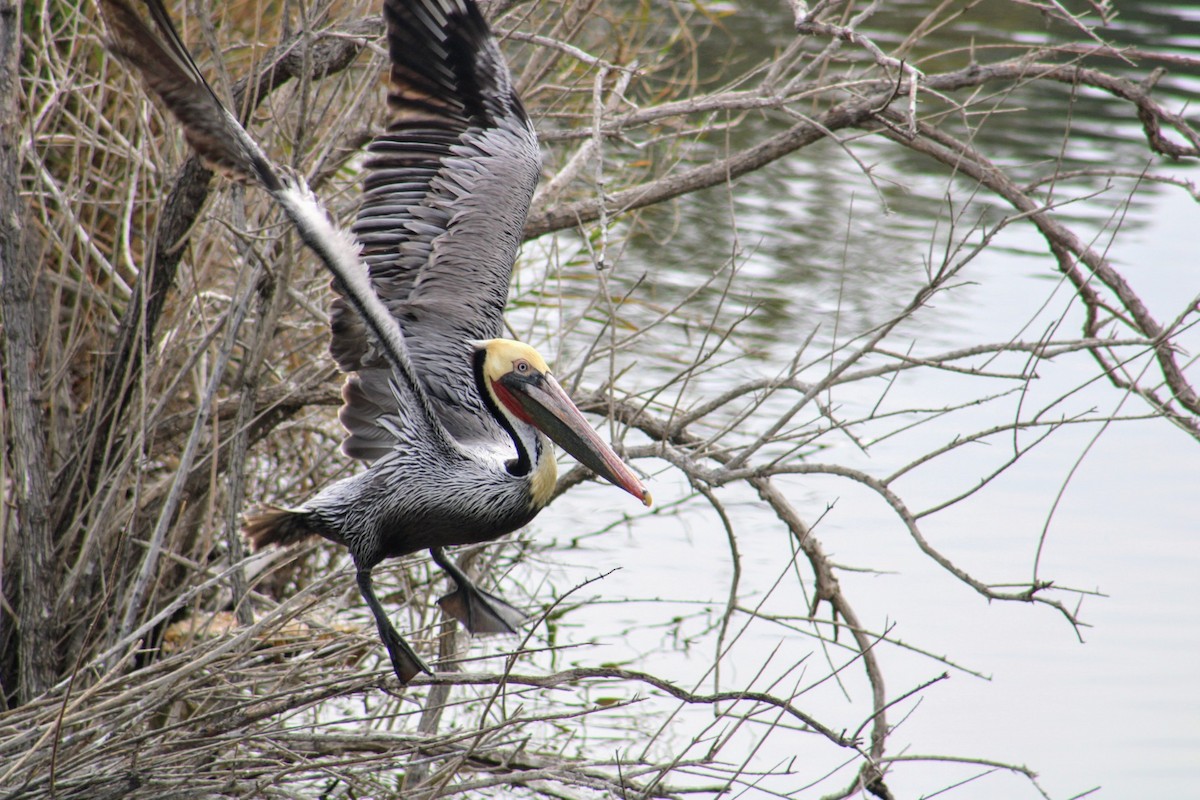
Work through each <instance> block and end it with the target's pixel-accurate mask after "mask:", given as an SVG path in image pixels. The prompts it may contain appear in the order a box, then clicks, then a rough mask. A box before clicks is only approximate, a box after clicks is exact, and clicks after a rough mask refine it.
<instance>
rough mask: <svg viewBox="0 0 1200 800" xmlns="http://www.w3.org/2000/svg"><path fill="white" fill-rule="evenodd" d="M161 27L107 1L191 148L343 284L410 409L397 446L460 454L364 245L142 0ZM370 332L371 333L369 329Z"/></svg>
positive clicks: (157, 1) (131, 53) (120, 42)
mask: <svg viewBox="0 0 1200 800" xmlns="http://www.w3.org/2000/svg"><path fill="white" fill-rule="evenodd" d="M142 4H143V5H144V6H146V8H147V10H148V12H149V14H150V18H151V20H152V21H153V23H154V27H155V28H156V29H157V33H155V31H154V30H152V29H151V28H150V27H149V26H148V25H147V24H146V22H145V21H144V20H143V19H142V18H141V16H139V15H138V14H137V12H135V11H134V9H133V8H132V7H131V6H130V4H129V3H128V2H127V0H101V2H100V7H101V10H102V12H103V14H104V18H105V21H106V23H107V26H108V30H109V33H110V35H111V37H112V38H111V40H110V41H109V47H110V48H111V49H112V50H113V52H115V53H116V54H117V55H119V56H120V57H121V58H122V59H124V60H125V61H126V62H127V63H129V64H130V65H131V66H133V67H134V68H135V69H136V70H137V71H138V72H139V73H140V74H141V76H142V78H143V79H144V80H145V81H146V84H147V85H148V86H149V88H150V89H151V90H152V91H153V92H154V93H155V94H156V95H157V96H158V97H159V99H160V100H162V102H163V104H164V105H166V107H167V108H168V109H169V110H170V111H171V113H172V114H174V115H175V117H176V118H177V119H178V120H179V121H180V123H182V125H183V128H184V133H185V135H186V137H187V140H188V143H189V144H191V145H192V147H193V148H195V150H196V152H197V153H199V154H200V156H201V157H202V158H203V159H204V160H205V161H206V162H207V163H208V164H210V165H212V166H213V167H215V168H217V169H220V170H221V171H222V172H225V173H226V174H228V175H230V176H231V177H234V178H237V179H239V180H245V181H254V182H257V183H259V184H260V185H261V186H262V187H263V188H264V189H266V190H267V191H268V192H269V193H270V194H271V196H272V197H273V198H274V199H275V200H276V202H278V203H279V205H280V206H281V207H282V208H283V210H284V212H285V213H286V214H287V216H288V218H289V219H290V220H291V221H292V223H293V224H294V225H295V226H296V230H297V232H298V233H299V234H300V237H301V238H302V239H303V240H304V243H305V244H307V245H308V246H309V247H310V248H312V250H313V251H314V252H315V253H316V254H317V255H318V256H319V257H320V258H321V260H322V261H323V262H324V263H325V266H326V267H327V268H328V269H329V271H330V273H331V274H332V275H333V276H334V284H335V286H337V287H338V291H339V293H340V295H341V301H342V302H343V303H344V314H346V315H355V316H357V318H358V322H357V324H358V326H359V327H360V329H361V330H362V331H363V335H364V336H368V335H369V337H370V338H371V341H372V343H373V345H372V346H373V347H374V348H375V350H376V351H377V352H378V353H379V356H378V358H379V361H380V363H381V364H386V365H387V367H388V368H387V370H386V374H387V376H388V377H387V381H385V383H384V384H383V388H384V390H385V391H387V392H388V393H389V394H390V395H391V401H390V403H389V407H390V408H392V409H399V408H400V407H402V406H403V407H404V410H405V412H406V413H405V414H403V415H401V414H393V415H392V416H393V419H391V420H388V421H385V422H384V424H386V425H388V427H389V429H390V430H391V433H390V434H389V437H390V438H391V440H392V441H395V439H396V438H397V437H398V436H401V435H402V436H403V437H404V438H405V439H406V440H407V441H409V443H410V444H412V445H413V446H420V445H423V446H425V447H428V448H430V449H433V448H441V449H442V450H443V452H456V451H457V445H456V444H455V442H454V441H453V440H451V439H450V438H449V437H448V436H447V431H446V429H445V427H444V426H443V425H442V424H441V422H440V419H439V416H438V414H437V413H436V412H435V411H434V409H433V407H432V406H431V404H430V402H429V400H428V398H426V397H425V395H424V392H423V391H422V389H421V383H420V381H419V380H418V379H417V377H416V369H415V368H414V365H413V362H412V359H411V358H410V355H409V353H408V349H407V347H406V346H405V341H404V335H403V333H402V331H401V329H400V328H399V326H397V324H396V320H395V318H394V317H393V315H392V314H391V310H390V309H388V308H387V307H386V306H385V305H384V303H383V302H382V301H381V299H380V298H379V297H378V296H376V294H375V292H374V290H373V289H372V287H371V285H370V283H369V280H368V276H367V273H368V270H367V268H366V267H365V265H364V264H363V263H362V261H361V260H360V258H359V247H358V244H357V243H356V242H355V241H353V240H352V239H351V237H350V236H349V234H347V233H346V232H345V231H343V230H341V229H339V228H337V227H335V226H334V225H333V224H332V223H331V222H330V220H329V217H328V215H326V213H325V210H324V209H323V208H322V207H321V204H320V202H319V201H318V200H317V198H316V197H315V196H314V195H313V193H312V192H311V191H310V190H309V188H308V185H307V184H306V183H305V182H304V181H303V179H301V178H299V177H298V176H295V175H292V174H290V173H289V172H288V171H287V170H285V169H284V168H282V167H280V166H279V165H277V164H275V163H274V162H272V161H271V159H270V158H269V157H268V156H267V155H266V154H265V153H264V152H263V150H262V148H260V147H259V146H258V143H257V142H255V141H254V139H253V138H252V137H251V136H250V134H249V133H248V132H247V131H246V130H245V128H243V127H242V124H241V123H240V122H239V121H238V120H237V118H236V117H234V116H233V115H232V114H230V113H229V111H228V110H227V109H226V108H225V106H224V105H223V104H222V103H221V101H220V100H219V99H218V98H217V95H216V94H215V93H214V92H213V91H212V88H211V87H210V86H209V84H208V82H207V81H206V80H205V79H204V76H203V74H201V72H200V70H199V69H197V68H196V65H195V62H193V60H192V57H191V55H190V54H189V53H188V51H187V48H186V47H185V46H184V44H183V42H182V41H181V40H180V38H179V34H178V33H177V32H176V31H175V27H174V25H172V23H171V19H170V17H169V16H168V14H167V11H166V9H165V8H164V7H163V5H162V0H142ZM368 330H369V331H370V334H367V331H368Z"/></svg>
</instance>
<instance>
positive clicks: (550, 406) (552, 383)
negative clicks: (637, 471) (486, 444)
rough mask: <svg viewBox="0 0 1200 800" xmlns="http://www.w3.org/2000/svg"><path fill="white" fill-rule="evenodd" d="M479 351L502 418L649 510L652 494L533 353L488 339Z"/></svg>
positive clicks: (486, 382)
mask: <svg viewBox="0 0 1200 800" xmlns="http://www.w3.org/2000/svg"><path fill="white" fill-rule="evenodd" d="M477 347H478V348H479V350H480V351H481V352H482V353H483V370H482V372H483V382H484V385H485V387H486V388H487V391H488V392H489V393H490V394H491V397H492V400H493V401H494V402H495V404H496V407H497V408H499V409H500V410H501V412H502V413H504V414H505V415H507V416H508V417H509V418H510V420H519V421H520V422H523V423H525V424H527V425H532V426H533V427H534V428H537V429H538V430H539V431H541V432H542V433H544V434H545V435H546V436H548V437H549V438H550V440H551V441H552V442H554V443H555V444H557V445H558V446H559V447H561V448H562V449H563V450H566V451H567V452H568V453H570V454H571V455H572V456H574V457H575V458H576V459H578V460H579V462H580V463H582V464H583V465H584V466H586V467H588V468H589V469H591V470H592V471H593V472H595V473H596V474H597V475H601V476H603V477H604V478H605V479H607V480H608V481H610V482H611V483H614V484H616V485H617V486H620V487H621V488H622V489H624V490H625V491H627V492H629V493H630V494H631V495H633V496H634V497H636V498H637V499H638V500H641V501H642V502H643V503H644V504H646V505H647V506H648V505H650V503H651V502H652V501H651V499H650V492H648V491H647V490H646V487H645V486H642V482H641V481H639V480H638V478H637V476H636V475H634V474H633V470H631V469H630V468H629V467H628V466H626V465H625V462H623V461H622V460H621V458H620V457H619V456H618V455H617V454H616V453H614V452H613V451H612V448H611V447H609V446H608V445H607V444H605V443H604V441H603V440H602V439H601V438H600V437H599V436H597V435H596V432H595V431H594V430H592V426H591V425H589V424H588V421H587V420H586V419H584V416H583V414H582V413H580V411H579V409H578V408H576V407H575V404H574V403H572V402H571V398H569V397H567V393H566V392H565V391H563V388H562V387H561V386H559V385H558V381H556V380H555V379H554V376H553V375H552V374H550V367H549V366H548V365H547V364H546V359H544V358H542V356H541V354H540V353H538V351H537V350H534V349H533V348H532V347H530V346H529V345H527V344H522V343H521V342H514V341H513V340H511V339H488V340H487V341H482V342H479V343H477Z"/></svg>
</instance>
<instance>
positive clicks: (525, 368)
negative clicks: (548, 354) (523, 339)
mask: <svg viewBox="0 0 1200 800" xmlns="http://www.w3.org/2000/svg"><path fill="white" fill-rule="evenodd" d="M532 371H533V367H531V366H529V362H528V361H526V360H525V359H523V358H519V359H517V360H516V361H514V362H513V372H515V373H517V374H518V375H528V374H529V373H530V372H532Z"/></svg>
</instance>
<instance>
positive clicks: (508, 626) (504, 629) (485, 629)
mask: <svg viewBox="0 0 1200 800" xmlns="http://www.w3.org/2000/svg"><path fill="white" fill-rule="evenodd" d="M429 555H431V556H432V557H433V561H434V563H435V564H437V565H438V566H439V567H441V568H442V569H444V570H445V571H446V574H447V575H449V576H450V577H451V578H452V579H453V580H454V582H455V583H456V584H457V587H456V588H455V589H454V591H453V592H451V593H450V594H448V595H446V596H445V597H443V598H441V599H440V600H438V605H439V606H441V607H442V610H443V611H445V612H446V613H447V614H449V615H450V616H452V617H454V618H455V619H456V620H458V621H459V622H461V623H462V624H463V627H464V628H466V629H467V630H469V631H470V632H471V633H516V632H517V628H516V626H518V625H520V624H521V623H522V622H524V621H525V615H524V614H522V613H521V612H520V611H518V610H517V609H516V608H513V607H512V606H510V605H509V604H508V603H506V602H504V601H503V600H501V599H500V598H499V597H496V595H494V594H488V593H487V592H485V591H483V590H482V589H480V588H479V587H477V586H476V585H475V584H473V583H471V581H469V580H468V579H467V576H466V575H464V574H463V573H462V570H460V569H459V568H458V567H456V566H455V565H454V562H453V561H451V560H450V559H449V558H447V557H446V554H445V552H443V551H442V548H440V547H433V548H430V550H429Z"/></svg>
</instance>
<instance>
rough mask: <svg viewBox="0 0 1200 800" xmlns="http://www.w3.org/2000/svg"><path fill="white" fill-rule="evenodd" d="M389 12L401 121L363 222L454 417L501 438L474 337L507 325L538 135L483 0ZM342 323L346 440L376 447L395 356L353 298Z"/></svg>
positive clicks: (401, 4) (440, 406)
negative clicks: (485, 394) (486, 398)
mask: <svg viewBox="0 0 1200 800" xmlns="http://www.w3.org/2000/svg"><path fill="white" fill-rule="evenodd" d="M383 15H384V20H385V22H386V24H387V37H388V51H389V54H390V56H391V61H392V67H391V86H390V92H389V94H388V107H389V109H390V111H391V119H390V121H389V125H388V128H387V131H386V132H385V133H383V134H382V135H380V136H379V137H378V138H376V139H375V140H374V141H373V142H372V143H371V145H370V148H369V152H370V158H369V160H368V161H367V163H366V169H367V176H366V179H365V186H364V189H365V197H364V202H363V205H362V208H361V210H360V212H359V214H358V219H357V221H356V222H355V224H354V228H353V230H354V233H355V235H356V236H357V238H358V240H359V241H360V242H361V244H362V246H363V259H364V260H365V261H366V262H367V264H368V265H369V267H370V277H371V283H372V285H373V287H374V289H375V291H376V293H377V294H378V295H379V297H380V298H381V299H382V300H383V302H384V304H385V305H386V306H387V308H388V310H389V311H390V312H391V313H392V315H393V316H394V317H395V318H396V319H397V320H398V321H399V323H400V326H401V328H403V330H404V334H405V342H406V344H407V346H408V351H409V356H410V358H411V359H412V363H413V366H414V368H415V369H416V372H417V375H418V377H419V380H420V381H421V382H422V384H423V386H424V388H425V392H426V395H427V396H428V397H429V399H430V401H431V403H432V405H433V408H434V411H435V412H436V413H437V414H438V416H439V417H440V419H441V421H442V423H443V424H444V425H445V426H446V428H447V430H448V431H449V432H450V433H451V435H453V436H454V437H455V438H457V439H458V440H459V441H471V440H481V439H492V440H496V439H500V438H501V437H502V435H503V434H502V432H501V430H500V429H499V427H498V426H497V424H496V423H495V421H494V419H493V418H492V416H491V415H490V414H489V413H488V411H487V409H486V408H485V407H484V404H483V400H482V398H481V397H480V394H479V390H478V387H477V386H476V385H475V378H474V375H473V373H472V369H471V351H472V347H473V345H472V341H473V340H478V339H490V338H494V337H496V336H499V335H500V334H501V333H502V329H503V318H502V314H503V311H504V306H505V303H506V301H507V298H508V285H509V280H510V278H511V275H512V265H513V261H514V259H515V258H516V255H517V248H518V246H519V244H520V238H521V231H522V228H523V227H524V224H525V215H526V212H527V211H528V209H529V202H530V199H531V197H532V196H533V190H534V187H535V185H536V183H537V179H538V172H539V156H538V148H537V138H536V134H535V133H534V130H533V126H532V125H531V123H530V121H529V117H528V116H527V115H526V113H525V109H524V108H523V107H522V105H521V101H520V100H519V99H518V97H517V95H516V93H515V91H514V89H513V86H512V79H511V76H510V74H509V71H508V67H507V66H506V65H505V63H504V59H503V57H502V56H501V55H500V51H499V48H498V47H497V46H496V41H495V39H494V38H493V36H492V34H491V31H490V30H489V28H488V25H487V23H486V22H485V21H484V19H483V17H482V15H481V14H480V13H479V9H478V8H477V7H476V6H475V3H474V1H473V0H386V2H385V3H384V6H383ZM334 288H335V289H337V288H338V287H337V286H335V287H334ZM339 291H340V290H339ZM331 327H332V340H331V343H330V352H331V353H332V354H333V357H334V358H335V359H336V360H337V362H338V366H339V367H341V369H342V370H344V371H346V372H351V373H356V374H354V375H351V376H350V377H349V378H348V379H347V383H346V387H345V389H344V391H343V396H344V398H345V405H344V406H343V408H342V414H341V418H342V422H343V424H344V425H345V426H346V430H347V432H348V436H347V438H346V441H345V442H344V443H343V450H345V452H346V453H347V454H349V455H352V456H355V457H359V458H366V459H374V458H377V457H379V456H381V455H383V454H384V453H385V452H387V450H388V449H389V447H390V446H391V444H390V443H391V441H392V436H391V434H390V433H388V431H387V430H385V429H384V428H383V427H382V426H380V425H379V424H377V422H376V420H377V419H378V418H379V417H380V416H381V415H393V414H395V413H396V412H397V411H398V409H396V408H395V403H396V400H395V395H394V394H393V393H392V392H391V391H390V390H389V387H388V380H389V378H388V375H387V374H386V372H387V364H386V363H385V362H384V361H383V360H382V359H381V358H380V357H379V354H378V353H377V352H376V351H375V349H374V344H373V341H372V339H371V338H370V337H369V336H367V335H366V331H365V329H364V328H363V325H362V322H361V320H360V319H359V318H358V317H357V315H355V314H354V313H353V312H352V311H351V310H350V309H349V308H348V307H347V304H346V302H345V298H344V296H343V297H339V298H337V299H336V300H335V301H334V303H333V309H332V313H331Z"/></svg>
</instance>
